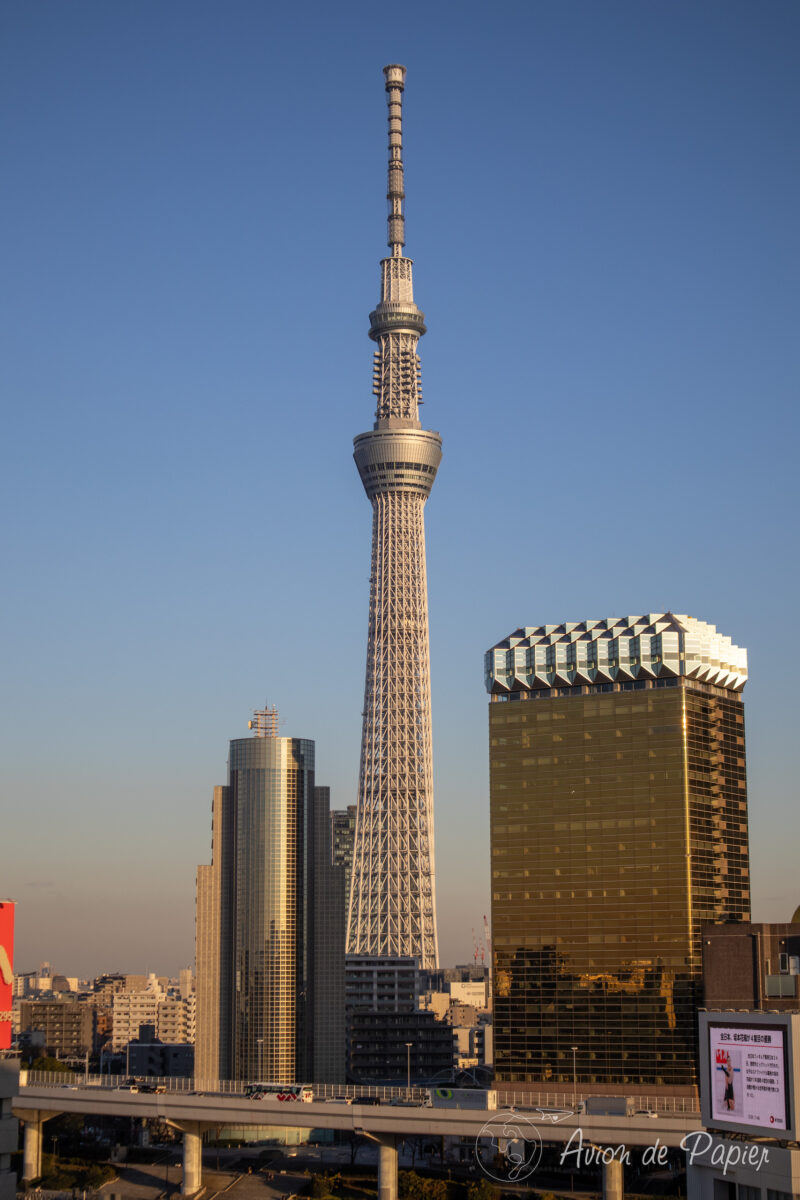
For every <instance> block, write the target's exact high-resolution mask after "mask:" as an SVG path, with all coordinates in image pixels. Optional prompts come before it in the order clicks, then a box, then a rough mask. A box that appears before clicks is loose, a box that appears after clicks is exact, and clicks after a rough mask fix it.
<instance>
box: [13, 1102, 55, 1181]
mask: <svg viewBox="0 0 800 1200" xmlns="http://www.w3.org/2000/svg"><path fill="white" fill-rule="evenodd" d="M58 1116H60V1113H57V1112H45V1111H43V1110H42V1109H32V1110H31V1111H30V1112H26V1113H25V1115H24V1117H23V1120H24V1121H25V1138H24V1141H23V1143H22V1179H23V1182H27V1181H28V1180H31V1179H38V1178H39V1176H40V1175H41V1173H42V1131H43V1128H44V1123H45V1121H49V1120H50V1118H51V1117H58Z"/></svg>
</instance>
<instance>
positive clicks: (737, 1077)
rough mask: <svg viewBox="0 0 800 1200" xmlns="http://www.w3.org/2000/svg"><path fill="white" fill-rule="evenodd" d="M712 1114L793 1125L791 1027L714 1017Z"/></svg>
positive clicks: (774, 1126)
mask: <svg viewBox="0 0 800 1200" xmlns="http://www.w3.org/2000/svg"><path fill="white" fill-rule="evenodd" d="M708 1043H709V1044H708V1052H709V1060H710V1061H709V1067H710V1075H709V1080H710V1084H711V1103H710V1109H711V1119H712V1121H723V1122H727V1123H730V1124H735V1125H754V1126H757V1127H758V1128H760V1129H765V1130H766V1129H770V1130H778V1129H787V1128H788V1125H789V1114H788V1109H787V1104H786V1098H787V1096H786V1075H787V1072H786V1029H785V1027H784V1026H782V1025H761V1024H759V1025H753V1026H752V1027H751V1026H748V1025H744V1024H742V1025H726V1024H722V1023H719V1024H717V1023H716V1022H709V1026H708Z"/></svg>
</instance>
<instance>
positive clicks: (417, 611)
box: [347, 66, 442, 968]
mask: <svg viewBox="0 0 800 1200" xmlns="http://www.w3.org/2000/svg"><path fill="white" fill-rule="evenodd" d="M405 74H406V70H405V67H398V66H390V67H384V75H385V76H386V92H387V98H388V104H389V190H388V195H387V198H388V201H389V241H388V244H389V247H390V249H391V256H390V257H389V258H385V259H383V261H382V262H381V298H380V302H379V303H378V306H377V307H376V309H375V311H374V312H372V313H370V318H369V320H370V330H369V336H370V337H371V338H372V340H373V341H374V342H375V343H376V344H377V347H378V348H377V350H376V351H375V354H374V359H375V367H374V372H373V376H374V379H373V382H374V386H373V392H374V393H375V395H376V396H377V411H376V414H375V416H376V420H375V424H374V426H373V428H372V431H371V432H370V433H361V434H359V435H358V437H357V438H356V439H355V442H354V445H355V452H354V458H355V460H356V465H357V467H358V470H359V474H360V475H361V482H362V483H363V484H364V489H365V491H366V493H367V496H368V497H369V499H370V500H371V501H372V572H371V576H370V600H369V634H368V640H367V677H366V685H365V688H364V714H363V729H362V737H361V769H360V777H359V792H358V812H357V817H356V835H355V849H354V856H353V871H352V877H351V888H350V905H349V911H348V923H347V950H348V953H349V954H369V955H379V956H388V955H413V956H414V957H416V958H417V959H418V960H419V963H420V965H421V966H422V967H426V968H430V967H435V966H436V965H437V958H438V952H437V944H436V893H435V886H434V855H433V758H432V747H431V699H430V652H429V647H428V593H427V583H426V579H425V524H424V519H423V509H424V507H425V501H426V500H427V499H428V496H429V494H430V490H431V488H432V486H433V481H434V479H435V477H436V471H437V468H438V466H439V462H440V461H441V457H442V440H441V438H440V437H439V434H438V433H431V432H429V431H428V430H425V429H423V428H422V426H421V424H420V420H419V405H420V404H421V403H422V400H421V396H420V393H421V387H420V365H419V358H418V357H417V343H418V341H419V339H420V337H421V336H422V334H423V333H424V332H425V323H424V314H423V313H421V312H420V310H419V309H418V308H417V306H416V304H415V303H414V292H413V286H412V279H411V265H412V264H411V259H410V258H406V257H405V256H404V254H403V246H404V245H405V228H404V226H405V223H404V218H403V199H404V196H405V190H404V184H403V132H402V96H403V88H404V84H405Z"/></svg>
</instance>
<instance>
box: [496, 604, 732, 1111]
mask: <svg viewBox="0 0 800 1200" xmlns="http://www.w3.org/2000/svg"><path fill="white" fill-rule="evenodd" d="M746 678H747V666H746V652H745V651H744V650H741V649H740V648H738V647H736V646H734V645H732V643H731V642H730V639H728V638H724V637H722V636H721V635H719V634H718V633H717V631H716V630H715V629H714V627H713V626H711V625H707V624H705V623H703V622H700V621H695V620H693V619H692V618H690V617H682V616H674V615H673V614H671V613H664V614H649V615H647V616H644V617H624V618H621V619H619V620H607V621H586V622H580V623H568V624H563V625H547V626H540V627H538V628H525V629H520V630H517V631H516V633H514V634H512V635H511V636H510V637H509V638H506V639H505V640H504V641H502V642H500V643H499V644H498V645H497V646H495V647H494V648H493V649H492V650H490V651H489V652H488V654H487V656H486V683H487V688H488V690H489V691H490V693H491V703H490V706H489V727H490V739H491V767H490V771H491V854H492V926H493V942H494V978H495V1017H494V1029H495V1032H494V1038H495V1069H496V1076H497V1079H498V1081H503V1082H508V1083H526V1084H530V1083H536V1082H546V1083H548V1084H550V1085H551V1086H552V1085H553V1084H558V1083H561V1084H564V1085H565V1086H566V1087H571V1086H572V1085H573V1081H576V1082H577V1084H578V1087H579V1088H581V1087H583V1089H584V1090H586V1091H591V1090H595V1091H597V1090H603V1089H605V1088H607V1087H608V1086H610V1085H620V1086H625V1087H628V1088H630V1089H632V1090H635V1089H636V1088H637V1087H647V1088H652V1087H658V1088H665V1089H671V1090H675V1091H682V1090H684V1089H686V1088H693V1087H694V1086H695V1083H696V1063H695V1059H696V1055H695V1045H696V1035H695V1026H696V1015H695V1014H696V1008H697V1005H698V1003H700V998H699V988H700V979H701V953H700V925H701V923H702V922H703V921H708V920H725V919H734V920H749V917H750V900H749V895H750V893H749V878H748V876H749V872H748V837H747V793H746V776H745V749H744V714H743V706H742V701H741V695H740V693H741V690H742V688H743V687H744V684H745V682H746ZM533 701H535V702H533ZM573 1048H574V1049H573ZM573 1055H574V1057H573Z"/></svg>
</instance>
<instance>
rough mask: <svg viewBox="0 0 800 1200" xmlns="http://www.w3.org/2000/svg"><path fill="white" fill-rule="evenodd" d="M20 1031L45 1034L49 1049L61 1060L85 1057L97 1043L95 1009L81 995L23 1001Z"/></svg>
mask: <svg viewBox="0 0 800 1200" xmlns="http://www.w3.org/2000/svg"><path fill="white" fill-rule="evenodd" d="M19 1020H20V1033H21V1034H27V1033H33V1032H38V1033H41V1034H42V1035H43V1038H44V1049H45V1053H46V1054H49V1055H51V1056H52V1057H53V1058H59V1059H61V1060H64V1059H68V1058H83V1057H84V1055H86V1054H89V1053H91V1051H92V1048H93V1043H94V1023H95V1014H94V1009H93V1007H92V1006H91V1005H90V1004H85V1003H82V1002H81V1001H79V1000H78V997H77V996H69V997H63V996H59V997H47V998H44V999H41V1000H22V1001H21V1002H20V1014H19Z"/></svg>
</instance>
